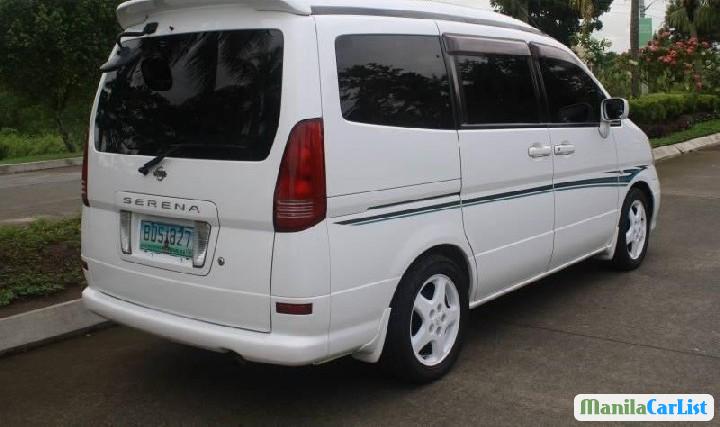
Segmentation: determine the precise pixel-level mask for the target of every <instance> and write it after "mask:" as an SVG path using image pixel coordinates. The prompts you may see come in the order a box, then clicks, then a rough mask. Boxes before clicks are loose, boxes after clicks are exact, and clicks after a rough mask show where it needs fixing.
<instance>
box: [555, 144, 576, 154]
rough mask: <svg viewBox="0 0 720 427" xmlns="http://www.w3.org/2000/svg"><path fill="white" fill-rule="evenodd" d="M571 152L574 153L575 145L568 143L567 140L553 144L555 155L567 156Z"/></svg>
mask: <svg viewBox="0 0 720 427" xmlns="http://www.w3.org/2000/svg"><path fill="white" fill-rule="evenodd" d="M573 153H575V146H574V145H572V144H568V143H567V142H563V143H562V144H560V145H556V146H555V155H556V156H569V155H570V154H573Z"/></svg>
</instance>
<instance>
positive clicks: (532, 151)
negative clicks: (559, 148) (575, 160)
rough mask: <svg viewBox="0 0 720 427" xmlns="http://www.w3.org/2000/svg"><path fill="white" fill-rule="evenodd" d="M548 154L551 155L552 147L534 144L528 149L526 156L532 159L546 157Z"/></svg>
mask: <svg viewBox="0 0 720 427" xmlns="http://www.w3.org/2000/svg"><path fill="white" fill-rule="evenodd" d="M550 154H552V147H550V146H549V145H543V144H540V143H536V144H533V145H531V146H530V148H528V156H530V157H532V158H533V159H538V158H540V157H547V156H549V155H550Z"/></svg>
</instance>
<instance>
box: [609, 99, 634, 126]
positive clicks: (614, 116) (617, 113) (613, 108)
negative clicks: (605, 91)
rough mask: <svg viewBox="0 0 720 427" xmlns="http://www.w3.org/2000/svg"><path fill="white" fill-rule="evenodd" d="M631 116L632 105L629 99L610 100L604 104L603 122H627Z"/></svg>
mask: <svg viewBox="0 0 720 427" xmlns="http://www.w3.org/2000/svg"><path fill="white" fill-rule="evenodd" d="M629 116H630V103H628V102H627V99H622V98H610V99H604V100H603V102H602V119H603V121H613V120H625V119H627V118H628V117H629Z"/></svg>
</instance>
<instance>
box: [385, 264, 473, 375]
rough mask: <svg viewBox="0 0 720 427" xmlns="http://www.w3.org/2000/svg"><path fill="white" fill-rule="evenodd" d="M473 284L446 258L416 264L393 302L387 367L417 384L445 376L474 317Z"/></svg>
mask: <svg viewBox="0 0 720 427" xmlns="http://www.w3.org/2000/svg"><path fill="white" fill-rule="evenodd" d="M467 290H468V280H467V278H466V276H465V274H464V273H463V272H462V270H461V269H460V267H458V265H457V264H456V263H455V262H453V261H452V260H450V259H449V258H447V257H445V256H442V255H429V256H426V257H423V258H421V259H419V260H418V261H416V262H415V263H414V264H413V265H412V266H411V267H410V268H409V269H408V271H407V272H406V273H405V275H404V276H403V278H402V280H401V281H400V284H399V285H398V289H397V291H396V292H395V296H394V297H393V301H392V304H391V308H392V310H391V312H390V321H389V323H388V331H387V336H386V339H385V347H384V349H383V353H382V356H381V358H380V364H381V366H382V367H383V369H384V370H385V371H386V372H387V373H389V374H391V375H394V376H396V377H399V378H401V379H403V380H406V381H410V382H414V383H419V384H423V383H428V382H431V381H435V380H437V379H439V378H441V377H442V376H443V375H445V374H446V373H447V372H448V371H449V370H450V369H451V368H452V366H453V364H454V363H455V361H456V360H457V358H458V355H459V354H460V348H461V347H462V343H463V337H464V332H465V323H466V319H467V317H468V312H469V306H468V296H467V293H468V291H467Z"/></svg>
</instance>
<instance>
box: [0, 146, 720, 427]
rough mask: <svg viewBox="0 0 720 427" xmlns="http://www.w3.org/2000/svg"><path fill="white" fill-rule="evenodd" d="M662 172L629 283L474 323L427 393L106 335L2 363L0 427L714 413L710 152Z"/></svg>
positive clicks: (558, 292)
mask: <svg viewBox="0 0 720 427" xmlns="http://www.w3.org/2000/svg"><path fill="white" fill-rule="evenodd" d="M660 171H661V177H662V179H663V184H664V191H665V193H664V200H663V210H662V214H661V218H660V228H659V229H658V231H657V233H656V234H654V235H653V237H652V241H651V246H650V253H649V255H648V258H647V260H646V263H645V265H644V266H643V267H642V268H641V269H640V270H638V271H635V272H633V273H628V274H620V273H615V272H609V271H607V270H605V269H604V268H603V267H602V266H601V265H599V264H598V263H596V262H594V261H589V262H586V263H583V264H581V265H578V266H575V267H572V268H571V269H569V270H566V271H564V272H562V273H559V274H557V275H555V276H553V277H550V278H547V279H545V280H543V281H541V282H539V283H537V284H534V285H531V286H529V287H526V288H525V289H523V290H520V291H518V292H516V293H514V294H512V295H509V296H506V297H503V298H501V299H500V300H498V301H495V302H492V303H490V304H487V305H485V306H483V307H481V308H480V309H478V310H476V311H474V312H473V314H472V319H471V322H470V323H471V330H470V333H469V336H468V339H467V344H466V347H465V350H464V353H463V355H462V356H461V358H460V360H459V362H458V364H457V366H456V369H455V370H454V371H453V372H452V373H451V374H450V375H449V376H448V377H446V378H445V379H444V380H442V381H440V382H437V383H435V384H432V385H429V386H426V387H422V388H415V387H409V386H405V385H402V384H399V383H397V382H395V381H393V380H389V379H386V378H384V377H383V376H381V375H380V374H379V372H378V371H377V370H376V369H375V367H374V366H371V365H364V364H361V363H359V362H354V361H353V360H349V359H342V360H339V361H336V362H333V363H330V364H326V365H322V366H315V367H308V368H299V369H290V368H282V367H274V366H260V365H240V364H237V363H235V362H234V361H233V360H232V358H230V357H228V356H225V355H219V354H214V353H209V352H206V351H202V350H198V349H193V348H189V347H184V346H181V345H177V344H173V343H169V342H166V341H164V340H162V339H159V338H156V337H152V336H149V335H146V334H144V333H140V332H137V331H133V330H130V329H127V328H122V327H116V328H111V329H107V330H104V331H100V332H97V333H95V334H93V335H92V336H86V337H80V338H75V339H71V340H67V341H64V342H60V343H56V344H53V345H49V346H46V347H43V348H39V349H36V350H33V351H30V352H29V353H26V354H18V355H14V356H9V357H6V358H3V359H0V424H1V425H7V426H10V425H33V424H47V423H52V424H71V425H80V424H82V425H99V424H150V425H155V424H170V425H175V424H189V425H196V424H220V425H230V424H232V425H238V424H298V423H302V424H339V423H343V424H375V425H380V424H443V425H452V424H461V425H462V424H470V423H476V424H489V425H533V426H536V425H563V424H570V423H572V422H573V417H572V401H573V397H574V396H575V394H577V393H588V392H597V393H621V392H625V393H672V392H688V393H690V392H692V393H711V394H714V396H715V398H716V399H718V400H720V148H717V149H715V150H710V151H705V152H702V153H695V154H690V155H687V156H684V157H682V158H679V159H675V160H671V161H668V162H665V163H662V164H661V166H660ZM718 419H720V418H718V417H717V416H716V420H718Z"/></svg>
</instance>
